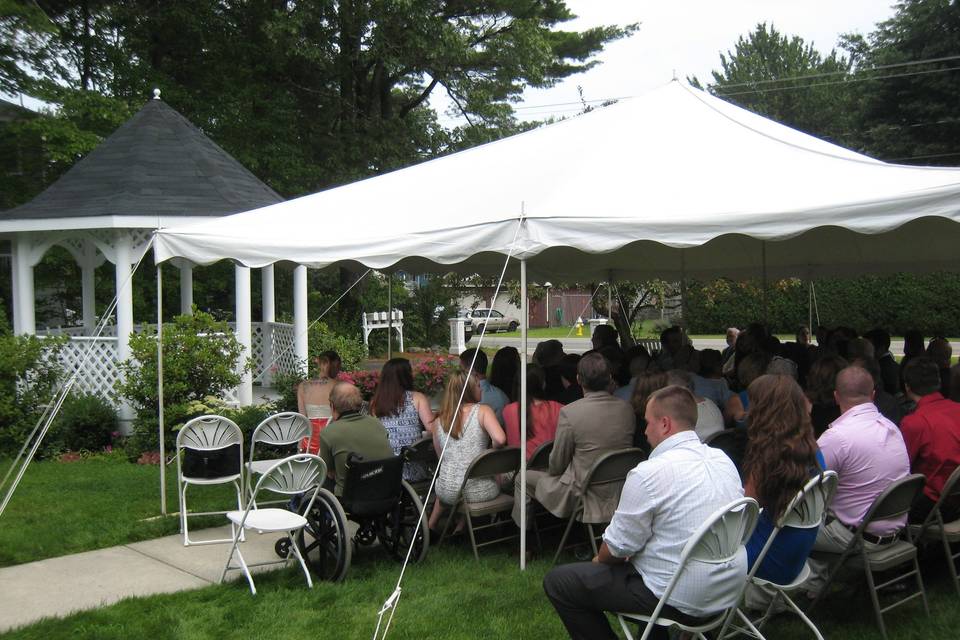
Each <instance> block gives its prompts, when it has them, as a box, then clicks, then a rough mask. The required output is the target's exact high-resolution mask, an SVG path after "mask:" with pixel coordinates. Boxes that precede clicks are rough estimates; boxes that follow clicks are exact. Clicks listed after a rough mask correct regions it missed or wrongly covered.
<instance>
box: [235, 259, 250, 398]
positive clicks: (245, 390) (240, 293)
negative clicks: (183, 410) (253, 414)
mask: <svg viewBox="0 0 960 640" xmlns="http://www.w3.org/2000/svg"><path fill="white" fill-rule="evenodd" d="M234 275H235V282H236V299H237V314H236V316H237V329H236V331H237V341H238V342H239V343H240V345H241V346H242V347H243V351H242V352H241V354H240V361H241V362H242V363H246V362H247V361H248V360H249V359H250V357H251V356H252V355H253V339H252V335H251V330H252V326H251V322H250V267H245V266H243V265H240V264H238V265H236V266H235V267H234ZM237 399H238V400H239V401H240V406H241V407H247V406H250V405H251V404H253V372H252V371H250V370H249V369H244V371H243V373H242V374H241V377H240V386H239V387H237Z"/></svg>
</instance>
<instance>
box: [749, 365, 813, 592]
mask: <svg viewBox="0 0 960 640" xmlns="http://www.w3.org/2000/svg"><path fill="white" fill-rule="evenodd" d="M747 393H748V394H749V397H750V419H749V421H748V426H747V437H748V441H747V453H746V456H745V458H744V463H743V477H744V479H745V481H744V487H743V488H744V494H745V495H747V496H748V497H751V498H755V499H756V500H757V502H759V503H760V507H761V508H762V509H763V511H762V512H761V514H760V520H759V521H758V522H757V528H756V529H755V530H754V532H753V535H752V536H751V537H750V540H749V541H748V542H747V559H748V561H749V563H750V565H753V563H754V561H755V560H756V558H757V555H759V553H760V550H761V549H763V546H764V544H766V542H767V538H768V537H769V536H770V533H771V532H772V531H773V527H774V523H775V522H776V521H777V520H778V519H779V518H780V517H781V516H782V515H783V513H784V511H785V510H786V508H787V505H788V504H789V503H790V501H791V500H792V499H793V498H794V496H796V495H797V492H798V491H800V490H801V489H803V486H804V485H805V484H806V483H807V481H808V480H809V479H810V478H811V477H812V476H815V475H817V474H819V473H821V471H822V470H823V469H824V468H825V466H826V465H825V463H824V460H823V455H822V454H821V453H820V450H819V449H818V448H817V441H816V440H815V439H814V437H813V426H812V425H811V423H810V415H809V413H808V412H807V400H806V398H805V397H804V395H803V390H801V389H800V385H798V384H797V382H796V381H795V380H794V379H793V378H791V377H790V376H783V375H762V376H760V377H759V378H757V379H755V380H754V381H753V382H752V383H750V386H749V387H748V388H747ZM816 539H817V529H793V528H791V527H786V528H784V529H783V530H782V531H781V532H780V533H779V534H778V535H777V538H776V539H775V540H774V541H773V545H772V546H771V547H770V550H769V551H768V552H767V555H766V557H765V558H764V560H763V564H762V565H761V566H760V569H759V570H758V571H757V574H756V575H757V577H758V578H763V579H764V580H770V581H771V582H775V583H777V584H789V583H791V582H793V580H795V579H796V577H797V576H798V575H800V571H801V570H802V569H803V564H804V562H805V561H806V559H807V557H808V556H809V555H810V550H811V549H812V548H813V543H814V542H815V541H816Z"/></svg>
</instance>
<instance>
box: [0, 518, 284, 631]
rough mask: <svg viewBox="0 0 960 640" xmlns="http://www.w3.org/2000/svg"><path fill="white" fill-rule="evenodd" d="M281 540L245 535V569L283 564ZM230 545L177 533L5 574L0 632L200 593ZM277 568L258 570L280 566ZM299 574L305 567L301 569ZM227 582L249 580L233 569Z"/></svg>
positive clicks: (1, 574)
mask: <svg viewBox="0 0 960 640" xmlns="http://www.w3.org/2000/svg"><path fill="white" fill-rule="evenodd" d="M190 537H191V538H192V539H200V540H210V539H215V538H228V537H230V527H229V526H224V527H219V528H216V529H203V530H199V531H196V532H194V531H191V533H190ZM281 537H283V536H282V535H281V534H264V535H257V534H256V533H255V532H249V531H248V532H247V537H246V542H242V543H241V546H240V549H241V551H242V552H243V557H244V559H245V560H246V561H247V562H248V563H254V562H266V561H269V560H278V559H279V558H278V557H277V555H276V553H274V548H273V546H274V543H275V542H276V541H277V540H278V539H280V538H281ZM229 551H230V545H229V544H212V545H202V546H191V547H184V546H183V539H182V538H181V536H180V535H179V534H177V535H173V536H167V537H165V538H157V539H155V540H146V541H144V542H137V543H133V544H126V545H121V546H119V547H111V548H109V549H100V550H97V551H87V552H85V553H78V554H75V555H70V556H63V557H60V558H50V559H47V560H40V561H37V562H30V563H27V564H21V565H16V566H13V567H6V568H3V569H0V585H2V587H0V632H4V631H9V630H11V629H14V628H16V627H21V626H23V625H27V624H31V623H33V622H37V621H39V620H41V619H43V618H49V617H62V616H65V615H67V614H70V613H73V612H76V611H83V610H86V609H95V608H97V607H102V606H105V605H110V604H113V603H115V602H118V601H119V600H123V599H124V598H129V597H132V596H149V595H155V594H159V593H174V592H177V591H186V590H188V589H200V588H202V587H206V586H209V585H211V584H216V583H217V581H218V580H219V579H220V572H221V571H223V565H224V564H225V563H226V561H227V553H229ZM283 566H284V565H281V564H277V565H273V566H269V567H257V568H255V569H253V571H254V572H258V571H269V570H271V569H274V568H282V567H283ZM295 570H296V571H298V572H299V571H300V567H299V566H296V569H295ZM227 579H228V580H236V579H244V576H243V572H242V571H231V572H230V573H228V574H227Z"/></svg>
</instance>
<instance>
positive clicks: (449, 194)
mask: <svg viewBox="0 0 960 640" xmlns="http://www.w3.org/2000/svg"><path fill="white" fill-rule="evenodd" d="M521 213H522V214H523V215H524V217H525V219H526V220H525V223H524V226H523V229H522V230H521V231H520V236H519V238H518V241H517V245H516V248H517V251H516V255H517V256H518V257H520V258H525V259H526V260H527V263H528V266H529V269H530V275H531V277H539V276H545V277H551V278H560V277H576V278H578V279H588V278H597V277H600V278H606V277H607V276H608V275H609V273H610V271H611V270H613V271H614V272H615V273H616V275H617V277H619V278H631V277H645V276H651V275H658V276H661V277H671V276H679V275H680V274H681V273H686V274H687V275H690V276H695V275H698V274H702V275H720V274H729V275H743V274H748V273H749V274H757V273H759V270H760V265H761V261H763V260H764V258H765V262H766V265H767V267H768V269H769V272H770V274H771V275H773V274H790V275H800V276H804V275H817V274H822V273H836V272H844V271H856V272H862V271H874V270H883V269H891V268H896V269H905V268H922V269H930V268H938V267H947V266H950V264H951V262H952V261H955V255H956V249H955V247H956V246H957V241H958V240H960V226H958V225H955V224H954V221H957V220H960V170H957V169H946V168H928V167H911V166H902V165H891V164H886V163H883V162H879V161H876V160H873V159H871V158H868V157H866V156H862V155H859V154H857V153H854V152H852V151H849V150H847V149H843V148H841V147H838V146H835V145H832V144H830V143H827V142H824V141H822V140H819V139H817V138H814V137H812V136H808V135H806V134H803V133H800V132H798V131H796V130H793V129H790V128H788V127H785V126H783V125H780V124H777V123H775V122H773V121H771V120H768V119H766V118H762V117H760V116H757V115H755V114H752V113H750V112H748V111H746V110H744V109H741V108H739V107H736V106H734V105H731V104H729V103H727V102H724V101H723V100H720V99H718V98H715V97H712V96H710V95H708V94H706V93H704V92H702V91H699V90H697V89H694V88H691V87H689V86H687V85H684V84H682V83H680V82H676V81H674V82H671V83H669V84H668V85H665V86H663V87H661V88H659V89H656V90H654V91H651V92H649V93H647V94H645V95H642V96H639V97H636V98H629V99H625V100H622V101H620V102H619V103H617V104H614V105H611V106H609V107H605V108H601V109H597V110H595V111H593V112H591V113H587V114H585V115H582V116H580V117H576V118H573V119H570V120H566V121H563V122H559V123H556V124H553V125H549V126H545V127H541V128H539V129H535V130H533V131H530V132H527V133H524V134H520V135H516V136H513V137H510V138H506V139H503V140H500V141H498V142H494V143H490V144H486V145H483V146H480V147H476V148H473V149H470V150H467V151H463V152H460V153H456V154H453V155H450V156H447V157H443V158H439V159H436V160H432V161H430V162H424V163H422V164H419V165H416V166H413V167H409V168H407V169H402V170H399V171H395V172H393V173H389V174H386V175H382V176H377V177H374V178H370V179H367V180H363V181H361V182H357V183H353V184H349V185H346V186H343V187H338V188H334V189H330V190H328V191H324V192H320V193H317V194H313V195H308V196H304V197H301V198H298V199H295V200H289V201H287V202H282V203H278V204H275V205H270V206H267V207H263V208H261V209H256V210H253V211H249V212H245V213H240V214H236V215H233V216H228V217H224V218H218V219H215V220H210V221H209V222H204V223H200V224H194V225H184V226H181V227H175V228H169V229H164V230H162V231H160V232H159V234H158V236H157V241H156V250H157V257H158V259H160V260H166V259H169V258H172V257H183V258H187V259H189V260H191V261H193V262H195V263H200V264H208V263H211V262H214V261H217V260H220V259H223V258H232V259H235V260H237V261H239V262H241V263H243V264H245V265H247V266H251V267H260V266H264V265H267V264H271V263H273V262H276V261H278V260H289V261H292V262H295V263H299V264H303V265H306V266H310V267H325V266H328V265H331V264H335V263H340V264H350V263H351V262H354V263H359V264H362V265H364V266H367V267H374V268H386V267H390V266H399V267H402V268H405V269H408V270H418V269H422V270H430V269H436V267H437V266H438V265H442V266H444V267H451V268H459V269H461V270H465V271H484V270H499V268H500V266H501V265H502V261H503V258H502V255H503V254H506V253H507V252H508V251H509V249H510V247H511V246H512V244H513V240H514V235H515V233H516V231H517V221H518V220H519V218H520V216H521ZM903 225H908V227H907V228H905V229H900V227H902V226H903ZM908 232H909V236H911V237H914V238H916V237H918V236H917V235H914V234H919V236H920V237H922V238H923V250H922V251H918V250H917V245H916V244H915V243H913V242H907V241H906V238H907V234H908ZM764 241H765V242H764ZM679 249H682V251H681V250H679ZM590 254H603V255H600V256H597V258H595V259H590V258H589V256H590ZM954 264H955V263H954Z"/></svg>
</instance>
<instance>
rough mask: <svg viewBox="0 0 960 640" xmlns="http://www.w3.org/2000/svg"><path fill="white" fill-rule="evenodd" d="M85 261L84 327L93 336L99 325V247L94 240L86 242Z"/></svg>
mask: <svg viewBox="0 0 960 640" xmlns="http://www.w3.org/2000/svg"><path fill="white" fill-rule="evenodd" d="M83 249H84V250H83V261H82V262H81V263H80V284H81V290H82V296H83V329H84V332H85V333H86V334H87V335H88V336H92V335H93V332H94V329H95V328H96V326H97V295H96V293H97V284H96V282H97V281H96V277H95V276H96V269H97V262H96V258H97V247H96V245H94V244H93V243H92V242H90V241H87V242H85V243H84V248H83Z"/></svg>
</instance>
